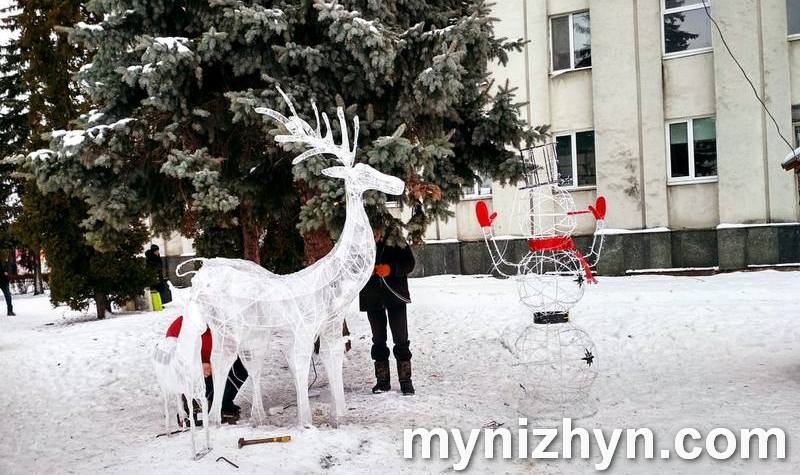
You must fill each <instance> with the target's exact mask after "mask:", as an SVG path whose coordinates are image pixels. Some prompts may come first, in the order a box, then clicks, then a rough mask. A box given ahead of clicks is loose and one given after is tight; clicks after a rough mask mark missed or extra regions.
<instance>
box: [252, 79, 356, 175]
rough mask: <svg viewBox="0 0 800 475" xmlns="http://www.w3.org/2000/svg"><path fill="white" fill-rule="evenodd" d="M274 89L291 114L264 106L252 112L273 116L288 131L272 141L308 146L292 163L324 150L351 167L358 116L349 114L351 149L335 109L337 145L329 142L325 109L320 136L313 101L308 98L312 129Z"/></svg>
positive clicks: (330, 134) (339, 112)
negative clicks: (339, 140) (314, 122)
mask: <svg viewBox="0 0 800 475" xmlns="http://www.w3.org/2000/svg"><path fill="white" fill-rule="evenodd" d="M277 89H278V92H279V93H280V95H281V96H282V97H283V100H284V101H285V102H286V105H287V106H289V110H290V111H291V112H292V116H291V117H286V116H284V115H283V114H281V113H280V112H278V111H276V110H273V109H269V108H267V107H258V108H256V109H255V111H256V112H257V113H259V114H264V115H267V116H269V117H271V118H273V119H275V120H276V121H277V122H280V123H281V124H283V126H284V127H285V128H286V130H288V131H289V135H277V136H275V141H276V142H278V143H297V144H302V145H305V146H306V147H307V148H308V150H306V151H305V152H303V153H301V154H300V155H298V156H297V157H295V158H294V160H292V165H296V164H298V163H300V162H302V161H303V160H305V159H307V158H309V157H313V156H314V155H322V154H325V153H328V154H331V155H333V156H335V157H336V158H337V159H338V160H339V161H340V162H341V163H342V165H344V166H346V167H352V166H353V162H354V161H355V157H356V146H357V144H358V116H355V117H353V134H354V135H353V146H352V148H351V147H350V144H349V143H348V136H347V121H346V120H345V117H344V110H343V109H342V108H341V107H337V108H336V115H337V116H338V117H339V128H340V129H341V131H342V143H341V145H339V144H336V143H335V142H334V141H333V132H332V131H331V123H330V121H329V120H328V115H327V114H326V113H325V112H323V113H322V120H323V121H324V122H325V136H323V135H322V133H321V131H320V121H319V111H318V110H317V105H316V104H315V103H314V101H311V108H312V109H314V116H315V117H316V120H317V126H316V128H312V127H311V125H310V124H309V123H308V122H306V121H305V120H303V119H301V118H300V117H299V116H298V115H297V111H296V110H295V108H294V105H292V101H291V100H290V99H289V97H288V96H287V95H286V94H285V93H284V92H283V90H281V88H280V87H278V88H277Z"/></svg>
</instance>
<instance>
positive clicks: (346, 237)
mask: <svg viewBox="0 0 800 475" xmlns="http://www.w3.org/2000/svg"><path fill="white" fill-rule="evenodd" d="M345 205H346V206H347V209H346V213H347V215H346V218H345V221H344V228H342V237H341V238H340V242H339V243H338V244H340V245H339V246H337V247H339V249H337V250H336V251H337V254H338V255H337V257H340V258H346V257H347V256H349V255H351V254H361V253H363V252H368V253H370V254H371V255H372V258H373V259H374V257H375V238H374V237H373V234H372V226H370V224H369V218H367V212H366V210H365V209H364V199H363V197H362V193H361V192H355V191H351V190H347V199H346V204H345ZM364 242H367V243H369V246H367V248H366V249H365V248H364V246H363V243H364ZM370 270H371V269H370Z"/></svg>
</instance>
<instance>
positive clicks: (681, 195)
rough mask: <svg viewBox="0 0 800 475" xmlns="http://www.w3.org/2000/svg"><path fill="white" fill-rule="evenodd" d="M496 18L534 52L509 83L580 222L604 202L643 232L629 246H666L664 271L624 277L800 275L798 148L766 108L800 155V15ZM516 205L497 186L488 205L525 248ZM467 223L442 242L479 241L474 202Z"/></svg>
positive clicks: (693, 2) (616, 221) (531, 10)
mask: <svg viewBox="0 0 800 475" xmlns="http://www.w3.org/2000/svg"><path fill="white" fill-rule="evenodd" d="M494 9H495V16H496V17H498V18H499V20H500V22H499V23H498V24H497V30H498V31H497V34H498V36H501V37H508V38H524V39H526V40H527V41H528V43H527V46H526V48H525V50H524V51H522V52H520V53H516V54H512V56H511V60H510V62H509V64H508V65H507V67H504V68H503V67H497V68H496V69H495V76H496V77H497V79H498V82H499V83H502V82H504V81H505V80H508V81H509V82H510V84H511V85H513V86H516V87H517V88H518V89H517V94H518V98H519V99H520V100H521V101H527V105H526V106H525V107H524V108H523V109H522V110H521V112H522V114H523V115H524V117H525V118H526V119H527V120H528V122H529V123H530V124H532V125H539V124H549V125H550V128H551V132H552V135H553V137H552V138H553V140H554V141H556V143H557V149H558V153H559V169H560V172H561V177H562V182H565V183H566V184H568V185H570V188H571V189H572V194H573V196H574V198H575V201H576V204H577V205H578V207H581V206H584V205H586V204H589V203H592V202H594V200H595V198H596V197H597V196H598V195H603V196H605V197H606V198H607V200H608V204H609V213H608V217H607V225H608V227H609V228H617V229H620V230H625V231H632V230H638V231H639V232H637V233H633V234H638V235H639V237H638V238H634V237H631V236H627V237H626V238H625V240H626V241H628V242H626V243H625V246H626V247H627V246H628V245H630V244H635V243H633V242H632V241H642V240H647V239H649V238H647V237H646V236H647V235H648V234H654V235H655V234H656V233H657V234H658V236H657V237H653V239H652V241H653V242H639V243H638V245H639V246H644V247H649V248H651V249H650V251H653V252H649V251H648V252H647V253H649V254H654V258H649V257H648V256H644V257H642V256H633V257H632V258H631V259H622V261H623V262H612V263H611V264H612V265H611V266H610V267H612V268H611V269H607V270H609V271H611V272H610V273H621V272H624V271H625V270H628V268H641V267H643V266H644V267H648V266H654V267H684V266H709V267H713V266H717V265H720V266H722V267H723V268H738V267H743V266H746V265H758V264H776V263H781V262H784V263H785V261H794V262H800V255H797V254H798V249H797V248H798V246H799V245H800V244H799V243H800V235H798V229H797V227H796V226H794V223H797V221H798V217H799V216H798V213H800V207H799V206H798V201H799V200H798V189H797V179H796V177H795V175H794V174H793V173H787V172H785V171H783V170H782V168H781V166H780V164H781V162H782V161H783V159H784V157H785V156H786V154H787V153H789V152H790V148H789V146H788V145H787V144H786V143H785V142H784V140H783V138H781V136H780V135H779V134H778V132H777V131H776V126H775V124H774V123H773V122H772V119H771V118H770V117H769V116H768V114H767V113H766V111H765V110H764V108H762V105H761V104H760V102H759V100H758V98H757V97H756V95H755V94H754V93H753V88H754V89H755V91H756V92H757V93H758V95H759V96H761V97H762V98H764V100H765V104H766V107H767V108H768V109H769V111H770V112H771V113H772V115H773V116H774V118H775V120H776V121H777V127H778V129H779V130H780V132H781V134H783V135H784V136H785V137H786V138H787V139H788V140H789V141H791V142H792V146H797V143H796V140H797V139H796V138H795V137H796V134H795V130H798V131H800V124H793V117H792V112H793V110H794V111H795V115H796V117H795V118H794V121H795V122H800V114H799V113H798V112H800V111H798V109H800V106H797V105H798V104H800V0H737V1H731V0H716V1H713V4H712V2H711V1H709V0H706V3H705V4H704V3H703V0H502V1H499V2H497V4H496V5H495V7H494ZM706 9H707V10H706ZM711 18H713V19H714V20H716V22H717V24H718V25H719V28H720V29H721V30H722V34H723V36H724V39H725V40H726V42H727V44H728V46H729V47H730V49H731V51H732V52H733V55H734V56H735V58H736V60H737V61H738V62H739V64H740V65H741V67H742V68H743V69H744V71H745V72H746V73H747V76H748V78H749V80H750V81H751V82H752V87H751V85H750V83H749V82H748V79H746V78H745V76H744V75H743V74H742V72H741V71H740V69H739V66H737V64H736V62H735V61H734V59H732V57H731V55H730V54H729V53H728V51H727V49H726V48H725V45H724V44H723V42H722V39H721V37H720V35H719V34H718V32H717V31H716V29H715V27H714V25H713V23H712V21H711ZM793 105H795V107H793ZM795 125H796V126H798V127H797V128H795ZM487 188H488V187H484V190H485V191H486V189H487ZM514 191H515V190H514V189H508V188H503V187H500V186H498V185H497V184H495V186H492V187H491V194H490V195H489V194H487V193H484V196H481V197H480V198H482V199H485V200H487V201H490V202H491V203H492V205H493V208H494V209H495V210H496V211H498V212H499V216H498V218H497V219H498V227H499V228H500V229H499V230H498V231H499V233H501V234H509V235H513V234H514V225H513V223H511V222H510V221H509V220H505V221H504V220H503V217H504V211H506V210H510V209H511V207H512V200H513V196H514ZM455 211H456V218H455V219H454V220H451V222H448V223H445V224H444V225H442V223H439V226H438V227H432V229H431V230H430V231H429V233H428V237H429V238H430V239H432V240H433V239H440V240H441V239H457V240H459V241H473V240H478V239H480V238H481V234H480V230H479V228H478V226H477V223H476V222H475V219H474V213H473V203H470V200H469V197H468V198H467V199H465V201H463V202H462V203H459V204H458V205H457V206H456V210H455ZM505 216H508V213H506V214H505ZM772 225H774V226H772ZM592 226H593V223H591V222H589V221H587V222H585V223H584V226H583V227H582V228H581V229H579V232H582V233H587V232H591V229H592ZM773 227H775V228H778V227H779V228H780V229H775V230H769V229H761V228H773ZM750 228H759V229H750ZM437 230H438V233H437ZM692 231H695V232H692ZM665 233H666V234H665ZM628 234H630V233H628ZM779 234H780V236H779ZM729 235H730V236H729ZM733 235H735V239H734V240H736V239H738V240H739V241H742V240H744V244H741V243H740V245H738V247H739V248H740V249H738V250H731V249H728V247H730V246H729V244H730V243H729V242H727V241H728V240H729V239H728V238H730V237H731V236H733ZM720 236H721V240H720ZM617 240H618V241H619V243H618V244H620V245H622V239H621V238H620V239H617ZM765 240H766V241H765ZM612 241H613V239H612ZM655 241H658V243H655ZM676 241H677V242H676ZM779 241H780V242H779ZM612 246H613V243H612ZM698 246H699V247H700V248H703V249H698ZM769 246H771V247H772V248H773V249H771V250H770V249H764V247H769ZM634 247H635V246H634ZM654 247H667V248H668V249H662V250H658V249H653V248H654ZM750 247H758V249H749V248H750ZM779 247H780V249H779ZM623 251H624V249H623ZM611 252H612V254H613V252H614V251H613V249H612V250H611ZM693 252H694V253H699V255H696V256H691V255H690V254H692V253H693ZM731 253H733V254H731ZM667 254H671V255H667ZM714 254H716V255H714ZM729 254H731V255H729ZM759 255H761V257H759ZM781 256H782V257H781ZM611 259H612V260H613V259H614V257H611ZM620 259H621V258H619V257H618V258H617V260H618V261H619V260H620ZM625 261H629V262H625ZM761 261H764V262H761ZM601 262H602V259H601ZM601 267H602V266H601Z"/></svg>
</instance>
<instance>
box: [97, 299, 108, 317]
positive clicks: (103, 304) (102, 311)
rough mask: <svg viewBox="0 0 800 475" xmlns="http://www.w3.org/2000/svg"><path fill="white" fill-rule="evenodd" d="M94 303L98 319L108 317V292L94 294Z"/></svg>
mask: <svg viewBox="0 0 800 475" xmlns="http://www.w3.org/2000/svg"><path fill="white" fill-rule="evenodd" d="M94 303H95V306H96V307H97V319H98V320H102V319H104V318H106V310H107V309H108V297H107V296H106V294H103V293H100V292H97V293H96V294H94Z"/></svg>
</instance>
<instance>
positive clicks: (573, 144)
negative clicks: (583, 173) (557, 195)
mask: <svg viewBox="0 0 800 475" xmlns="http://www.w3.org/2000/svg"><path fill="white" fill-rule="evenodd" d="M582 132H595V145H596V144H597V131H596V130H595V129H594V128H591V127H590V128H588V129H576V130H573V131H570V132H559V133H554V134H553V140H554V142H557V141H558V138H559V137H569V138H570V154H571V157H572V184H571V185H566V186H562V185H560V184H559V187H560V188H563V189H565V190H570V191H583V190H595V189H597V148H596V147H595V151H594V181H595V184H594V185H581V184H578V183H577V182H578V141H577V140H576V139H575V135H576V134H580V133H582ZM560 178H561V177H559V181H560Z"/></svg>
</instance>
